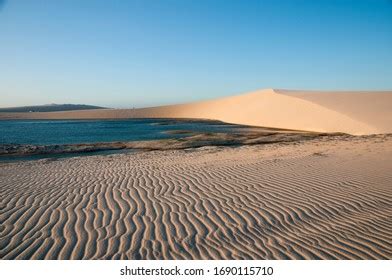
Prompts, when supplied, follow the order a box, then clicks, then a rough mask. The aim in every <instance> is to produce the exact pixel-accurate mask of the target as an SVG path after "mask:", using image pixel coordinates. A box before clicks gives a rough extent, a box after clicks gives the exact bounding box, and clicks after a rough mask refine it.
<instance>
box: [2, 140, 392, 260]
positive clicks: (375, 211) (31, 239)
mask: <svg viewBox="0 0 392 280" xmlns="http://www.w3.org/2000/svg"><path fill="white" fill-rule="evenodd" d="M391 170H392V138H391V136H387V135H385V136H382V135H380V136H371V137H357V138H355V137H351V138H345V139H343V138H331V139H327V140H326V139H315V140H311V141H306V142H296V143H294V144H293V143H291V144H272V145H257V146H243V147H238V148H216V147H215V148H214V147H210V148H208V147H205V148H202V149H191V150H179V151H155V152H144V153H137V154H131V155H113V156H106V157H104V156H96V157H82V158H72V159H66V160H41V161H35V162H17V163H2V164H0V178H1V180H0V194H1V207H0V222H1V227H0V257H1V259H391V258H392V235H391V232H392V219H391V217H392V173H391Z"/></svg>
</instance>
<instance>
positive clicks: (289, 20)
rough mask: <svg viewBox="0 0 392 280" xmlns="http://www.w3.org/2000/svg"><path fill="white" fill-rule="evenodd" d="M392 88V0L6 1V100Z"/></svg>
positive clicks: (1, 74) (146, 101)
mask: <svg viewBox="0 0 392 280" xmlns="http://www.w3.org/2000/svg"><path fill="white" fill-rule="evenodd" d="M261 88H287V89H322V90H330V89H332V90H336V89H344V90H349V89H352V90H361V89H371V90H388V89H389V90H391V89H392V1H391V0H367V1H366V0H353V1H350V0H339V1H338V0H328V1H327V0H325V1H323V0H318V1H315V0H308V1H305V0H286V1H283V0H282V1H278V0H274V1H273V0H270V1H268V0H266V1H262V0H253V1H252V0H232V1H230V0H193V1H191V0H160V1H159V0H135V1H120V0H117V1H115V0H114V1H108V0H102V1H99V0H94V1H89V0H82V1H81V0H56V1H49V0H47V1H40V0H0V107H7V106H20V105H32V104H47V103H86V104H94V105H103V106H111V107H142V106H150V105H158V104H169V103H181V102H187V101H195V100H201V99H206V98H214V97H221V96H227V95H233V94H238V93H242V92H246V91H251V90H255V89H261Z"/></svg>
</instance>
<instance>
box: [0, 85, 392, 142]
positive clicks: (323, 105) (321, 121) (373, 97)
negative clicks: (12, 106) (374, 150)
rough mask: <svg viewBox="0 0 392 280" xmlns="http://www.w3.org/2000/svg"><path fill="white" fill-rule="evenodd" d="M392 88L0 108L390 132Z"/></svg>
mask: <svg viewBox="0 0 392 280" xmlns="http://www.w3.org/2000/svg"><path fill="white" fill-rule="evenodd" d="M390 108H392V92H306V91H288V90H273V89H267V90H260V91H255V92H251V93H247V94H243V95H238V96H233V97H227V98H221V99H215V100H209V101H202V102H194V103H188V104H180V105H171V106H161V107H152V108H144V109H123V110H112V109H107V110H89V111H68V112H52V113H20V114H18V113H13V114H12V113H8V114H7V113H0V119H10V118H11V119H15V118H32V119H85V118H87V119H95V118H203V119H215V120H220V121H224V122H228V123H235V124H244V125H254V126H264V127H275V128H283V129H294V130H307V131H317V132H343V133H350V134H355V135H362V134H376V133H392V110H391V109H390Z"/></svg>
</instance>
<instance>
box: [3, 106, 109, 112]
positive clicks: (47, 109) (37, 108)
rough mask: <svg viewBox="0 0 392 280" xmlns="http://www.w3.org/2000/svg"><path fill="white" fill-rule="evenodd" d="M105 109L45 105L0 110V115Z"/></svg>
mask: <svg viewBox="0 0 392 280" xmlns="http://www.w3.org/2000/svg"><path fill="white" fill-rule="evenodd" d="M91 109H107V108H105V107H99V106H93V105H84V104H47V105H36V106H23V107H8V108H0V112H1V113H26V112H57V111H72V110H91Z"/></svg>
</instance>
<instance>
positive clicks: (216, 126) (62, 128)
mask: <svg viewBox="0 0 392 280" xmlns="http://www.w3.org/2000/svg"><path fill="white" fill-rule="evenodd" d="M240 128H241V126H237V125H229V124H224V123H220V122H209V121H208V122H207V121H187V120H167V119H129V120H50V121H47V120H38V121H37V120H17V121H13V120H12V121H8V120H6V121H0V144H33V145H53V144H77V143H95V142H115V141H139V140H156V139H167V138H178V137H182V136H184V135H173V134H168V133H166V132H168V131H171V130H187V131H194V132H232V131H235V130H237V129H240Z"/></svg>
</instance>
